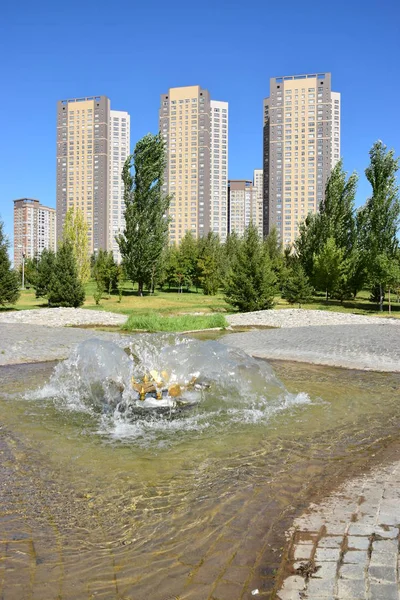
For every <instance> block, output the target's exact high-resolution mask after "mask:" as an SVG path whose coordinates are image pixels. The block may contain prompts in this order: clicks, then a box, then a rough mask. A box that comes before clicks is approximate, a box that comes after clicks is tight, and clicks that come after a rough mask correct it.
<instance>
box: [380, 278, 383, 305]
mask: <svg viewBox="0 0 400 600" xmlns="http://www.w3.org/2000/svg"><path fill="white" fill-rule="evenodd" d="M379 310H380V312H382V311H383V290H382V284H381V283H380V284H379Z"/></svg>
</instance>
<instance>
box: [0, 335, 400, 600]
mask: <svg viewBox="0 0 400 600" xmlns="http://www.w3.org/2000/svg"><path fill="white" fill-rule="evenodd" d="M121 352H122V353H121ZM163 368H164V369H166V370H167V371H168V373H169V377H170V378H171V381H178V380H179V381H180V382H185V381H186V382H188V381H189V380H190V379H191V378H192V376H193V374H194V373H196V376H197V377H198V381H202V382H206V383H207V386H209V387H207V388H206V389H201V390H194V389H190V390H188V391H187V392H185V393H184V398H183V399H185V400H190V403H189V404H190V405H188V406H187V407H184V408H183V409H181V408H173V407H170V408H169V409H168V410H166V411H158V410H157V409H156V410H152V409H151V408H149V409H146V410H144V409H143V406H142V405H141V403H140V400H138V399H137V397H136V395H135V394H134V393H133V391H132V389H131V386H130V378H131V376H132V375H135V377H136V378H140V377H141V374H143V373H144V372H145V371H147V370H150V369H154V370H157V371H161V370H162V369H163ZM0 381H1V383H0V411H1V413H0V414H1V418H0V456H1V461H0V597H1V598H2V599H3V600H21V599H25V598H26V599H28V598H33V599H37V600H47V599H53V598H54V599H63V600H81V599H84V598H88V599H90V598H92V599H93V598H103V599H107V600H110V599H113V598H118V599H120V600H122V599H125V600H128V599H130V600H145V599H146V600H147V599H150V598H151V599H153V600H167V599H172V598H181V599H183V598H185V599H186V598H187V599H192V600H196V599H197V600H207V599H208V598H218V599H219V600H235V599H236V598H237V599H239V598H251V597H253V596H251V590H252V589H255V588H258V589H260V591H263V592H265V594H267V592H269V591H272V589H273V586H274V572H275V569H276V568H277V567H278V566H279V563H280V557H281V547H282V543H283V539H284V538H283V532H284V529H285V527H286V526H287V525H288V524H289V523H290V521H291V519H292V517H293V514H295V512H296V511H298V510H301V509H302V508H304V506H306V504H307V502H308V501H309V499H310V498H311V497H315V495H316V494H318V493H323V491H324V490H325V489H327V488H328V487H329V486H330V485H333V483H334V482H335V481H336V480H339V479H340V478H341V477H344V476H345V474H346V473H350V472H351V471H352V470H357V469H358V468H361V467H362V466H363V465H364V463H365V462H366V460H367V458H368V457H369V456H372V455H373V454H375V453H376V452H377V451H379V448H380V447H381V446H382V445H385V444H388V443H390V442H391V440H396V439H397V434H398V427H399V420H400V419H399V410H398V397H399V390H400V375H399V374H387V373H385V374H379V373H366V372H359V371H346V370H341V369H329V368H322V367H313V366H307V365H301V364H290V363H277V362H276V363H273V364H272V367H271V366H270V365H268V364H267V363H265V362H263V361H255V360H252V359H250V358H248V357H246V356H245V355H243V354H242V353H240V352H238V351H237V350H230V349H229V348H227V347H226V346H222V345H221V344H219V343H218V342H217V341H199V340H190V339H185V338H182V337H179V338H175V337H174V336H152V335H147V336H138V338H137V341H136V342H135V344H134V345H133V346H131V348H130V349H129V351H127V352H123V351H121V350H120V349H119V348H117V347H116V346H115V347H114V346H113V345H109V344H108V343H104V342H102V343H100V342H90V343H88V342H85V343H84V345H82V346H81V347H80V348H78V350H77V351H76V352H75V353H73V354H72V355H71V357H70V358H69V359H68V360H67V361H64V362H63V363H59V364H58V365H57V364H54V363H44V364H36V365H35V364H33V365H25V366H13V367H2V368H1V371H0ZM110 382H113V383H115V382H117V383H118V393H117V392H116V390H115V386H114V387H113V386H110ZM121 407H122V408H123V410H121ZM266 597H267V596H266Z"/></svg>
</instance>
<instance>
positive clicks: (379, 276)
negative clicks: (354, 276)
mask: <svg viewBox="0 0 400 600" xmlns="http://www.w3.org/2000/svg"><path fill="white" fill-rule="evenodd" d="M372 268H373V270H371V280H372V281H373V282H376V281H379V286H378V290H377V292H378V293H377V294H373V295H372V296H371V301H376V300H378V303H379V307H380V310H383V306H382V308H381V304H382V305H383V302H384V299H385V292H386V291H388V293H389V311H390V312H391V300H390V290H393V289H396V288H397V286H398V285H400V265H399V263H398V261H397V259H396V257H389V256H388V255H387V254H384V253H382V254H378V256H376V257H375V260H374V262H373V265H372ZM373 291H375V290H374V288H373Z"/></svg>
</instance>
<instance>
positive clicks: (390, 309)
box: [388, 288, 392, 313]
mask: <svg viewBox="0 0 400 600" xmlns="http://www.w3.org/2000/svg"><path fill="white" fill-rule="evenodd" d="M388 302H389V312H390V313H391V312H392V305H391V304H390V288H389V290H388Z"/></svg>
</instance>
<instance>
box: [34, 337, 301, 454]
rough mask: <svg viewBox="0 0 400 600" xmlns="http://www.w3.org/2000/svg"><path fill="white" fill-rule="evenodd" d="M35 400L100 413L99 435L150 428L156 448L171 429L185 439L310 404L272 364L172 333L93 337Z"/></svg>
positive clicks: (60, 366) (135, 435) (142, 433)
mask: <svg viewBox="0 0 400 600" xmlns="http://www.w3.org/2000/svg"><path fill="white" fill-rule="evenodd" d="M29 397H30V398H37V399H39V398H43V399H44V398H49V397H51V398H53V399H54V402H55V403H56V404H57V406H58V407H59V408H63V409H67V410H75V411H83V412H88V413H90V414H91V415H92V416H96V415H97V418H98V419H99V424H100V429H99V430H100V431H101V432H102V433H105V432H106V433H108V434H111V435H116V436H117V437H118V435H120V434H121V431H124V434H123V435H124V436H127V437H131V438H133V439H135V438H137V439H139V438H140V439H141V440H142V442H143V443H146V432H145V431H144V430H148V431H149V430H151V440H152V443H154V431H155V430H157V431H158V432H159V436H158V441H161V442H162V443H163V444H165V443H166V439H165V438H166V436H167V437H168V432H170V431H171V430H174V431H175V434H176V432H178V431H179V430H180V431H181V433H182V435H183V434H184V433H185V431H188V430H191V431H202V430H204V429H207V428H214V429H215V428H216V429H222V428H224V429H226V428H227V427H232V426H233V425H234V424H237V423H244V422H248V423H252V422H253V423H258V422H262V421H264V422H266V421H268V420H269V419H270V418H271V416H272V415H273V414H275V413H276V412H277V411H280V410H282V409H284V408H288V407H289V406H291V405H295V404H303V403H307V402H308V401H309V399H308V397H307V395H306V394H298V395H294V394H289V393H288V392H287V390H286V389H285V387H284V385H283V384H282V383H281V382H280V381H279V379H278V378H277V377H276V376H275V375H274V373H273V370H272V369H271V367H270V366H269V365H268V364H267V363H265V362H263V361H257V360H255V359H253V358H251V357H250V356H248V355H247V354H245V353H244V352H242V351H241V350H237V349H234V348H229V347H228V346H226V345H223V344H220V343H219V342H216V341H206V342H203V341H199V340H195V339H189V338H185V337H179V336H175V335H171V334H160V335H154V334H148V335H146V334H143V335H139V336H137V337H135V339H134V340H133V341H132V342H130V343H129V345H128V346H127V347H121V346H119V345H117V344H115V343H112V342H108V341H103V340H99V339H96V338H93V339H89V340H87V341H85V342H83V343H81V344H79V345H78V346H77V348H76V349H75V350H74V351H73V352H72V353H71V355H70V357H69V358H68V359H67V360H65V361H63V362H61V363H60V364H58V365H57V366H56V368H55V370H54V373H53V375H52V376H51V378H50V381H49V382H48V383H47V384H46V385H45V386H44V387H43V388H41V389H40V390H38V391H36V392H34V393H33V394H32V393H30V395H29ZM173 420H175V421H176V423H175V425H174V426H171V421H173ZM170 442H171V440H170V439H169V440H168V441H167V443H170Z"/></svg>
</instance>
